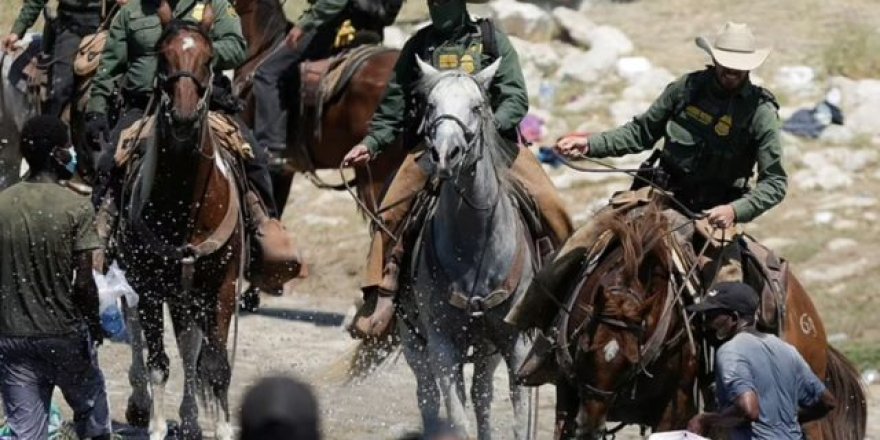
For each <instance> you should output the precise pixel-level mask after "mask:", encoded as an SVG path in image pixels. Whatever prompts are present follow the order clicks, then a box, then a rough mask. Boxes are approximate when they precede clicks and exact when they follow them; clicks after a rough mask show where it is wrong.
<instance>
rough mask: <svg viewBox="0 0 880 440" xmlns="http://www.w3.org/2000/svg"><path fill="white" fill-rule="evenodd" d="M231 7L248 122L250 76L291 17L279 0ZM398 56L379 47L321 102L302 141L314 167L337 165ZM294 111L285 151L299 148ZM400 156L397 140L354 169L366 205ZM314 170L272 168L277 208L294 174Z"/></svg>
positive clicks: (363, 128)
mask: <svg viewBox="0 0 880 440" xmlns="http://www.w3.org/2000/svg"><path fill="white" fill-rule="evenodd" d="M235 10H236V12H237V13H238V15H239V16H240V17H241V25H242V32H243V33H244V37H245V39H246V40H247V42H248V59H247V61H246V62H245V63H244V64H243V65H242V66H241V67H239V68H238V69H237V70H236V72H235V75H236V85H237V86H238V87H239V88H240V90H241V92H240V93H241V97H242V98H244V99H245V101H246V103H247V107H246V110H245V113H244V115H243V117H244V120H245V121H246V122H247V123H248V125H249V126H251V127H253V121H254V111H253V108H254V106H253V102H254V97H253V94H252V93H251V88H250V78H251V77H252V76H253V74H254V72H255V71H256V69H257V67H258V66H259V65H260V63H261V62H262V61H263V59H264V58H265V57H266V56H267V55H268V54H269V52H270V50H271V49H272V48H273V47H274V45H275V44H276V43H277V42H278V41H279V38H283V37H284V36H285V35H287V30H288V28H289V27H290V23H288V22H287V20H286V19H285V16H284V11H283V9H282V8H281V4H280V3H279V2H278V0H237V1H236V2H235ZM397 56H398V52H397V51H388V52H380V53H378V54H376V55H374V56H372V57H371V58H369V59H368V60H366V61H365V62H364V63H363V64H362V65H361V67H360V68H359V70H358V71H357V72H356V73H355V75H354V76H353V77H352V78H351V81H350V82H349V83H348V85H347V86H346V88H345V90H343V91H342V93H341V94H340V95H339V96H338V97H337V98H335V99H334V100H333V101H332V102H331V103H328V104H325V107H324V111H323V117H322V120H321V121H320V125H321V127H320V130H319V132H320V133H321V135H320V137H319V136H317V135H310V136H309V137H308V140H307V142H306V145H307V148H308V150H309V151H308V156H309V157H310V158H311V161H312V164H313V165H314V168H315V169H318V170H322V169H331V170H335V169H338V168H339V165H340V163H341V162H342V158H343V157H344V156H345V153H347V152H348V150H350V149H351V147H353V146H354V145H355V144H356V143H358V142H360V141H361V140H362V139H363V138H364V136H366V134H367V129H368V128H369V127H368V124H369V122H370V119H371V118H372V116H373V112H374V111H375V109H376V107H377V106H378V104H379V100H380V99H381V98H382V95H383V94H384V92H385V87H386V86H387V85H388V79H389V78H390V77H391V72H392V70H393V68H394V64H395V62H396V61H397ZM293 93H298V92H293ZM295 113H296V112H294V111H293V109H291V112H290V114H291V118H290V121H289V123H288V133H289V135H288V148H287V151H286V153H285V157H290V156H292V149H293V148H298V147H297V146H296V145H294V143H295V139H294V138H293V133H295V131H296V130H297V128H298V125H297V124H298V121H297V120H296V118H295V117H293V115H294V114H295ZM403 157H404V151H403V149H402V148H401V144H400V142H397V144H396V145H395V146H394V147H393V148H389V149H388V151H385V152H383V153H382V155H381V156H379V157H378V158H377V159H376V160H375V161H373V162H371V163H370V164H369V167H358V168H356V169H355V170H354V171H355V179H354V186H355V188H356V189H357V192H358V195H359V196H360V198H361V200H362V201H364V203H365V204H366V206H367V207H369V208H370V209H374V208H375V207H376V206H378V200H379V194H380V193H381V191H382V189H383V187H384V184H385V181H386V179H387V178H388V176H390V175H391V174H392V173H394V171H395V170H396V169H397V167H398V166H400V164H401V162H403ZM273 168H274V167H273ZM313 171H314V170H309V169H294V168H293V167H291V166H285V167H283V168H282V170H281V171H280V172H273V176H272V177H273V184H274V191H275V198H276V199H277V202H278V207H279V209H283V207H284V205H285V202H286V200H287V197H288V195H289V193H290V183H291V182H292V180H293V177H294V175H295V174H296V173H298V172H299V173H310V172H313Z"/></svg>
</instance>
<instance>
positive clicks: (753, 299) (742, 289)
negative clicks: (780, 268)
mask: <svg viewBox="0 0 880 440" xmlns="http://www.w3.org/2000/svg"><path fill="white" fill-rule="evenodd" d="M757 309H758V292H755V289H752V287H751V286H749V285H748V284H746V283H739V282H724V283H718V284H716V285H714V286H712V288H711V289H709V291H708V292H706V296H704V297H703V299H702V301H700V303H699V304H693V305H690V306H688V307H687V310H688V311H689V312H695V313H706V312H708V311H710V310H729V311H732V312H737V313H739V314H740V316H750V315H754V314H755V311H756V310H757Z"/></svg>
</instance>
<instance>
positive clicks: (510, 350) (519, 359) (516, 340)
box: [501, 335, 533, 440]
mask: <svg viewBox="0 0 880 440" xmlns="http://www.w3.org/2000/svg"><path fill="white" fill-rule="evenodd" d="M511 341H512V342H510V343H508V344H507V347H505V349H504V350H502V352H501V356H503V357H504V362H505V364H506V365H507V381H508V386H509V387H510V403H511V404H512V405H513V420H514V424H513V436H514V438H515V439H517V440H521V439H526V438H528V436H529V417H530V414H529V401H530V400H531V399H529V397H530V396H531V393H532V392H533V391H531V390H528V391H527V390H526V389H525V387H523V386H522V385H519V384H518V383H516V372H517V370H518V369H519V367H520V365H522V364H523V362H524V361H525V358H526V356H527V355H528V347H527V346H526V342H525V338H523V337H522V335H515V336H512V337H511ZM524 391H525V392H524Z"/></svg>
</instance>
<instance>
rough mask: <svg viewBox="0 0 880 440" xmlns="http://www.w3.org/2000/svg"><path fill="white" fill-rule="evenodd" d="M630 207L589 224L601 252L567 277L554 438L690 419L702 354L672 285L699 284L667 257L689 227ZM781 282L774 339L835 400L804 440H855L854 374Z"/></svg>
mask: <svg viewBox="0 0 880 440" xmlns="http://www.w3.org/2000/svg"><path fill="white" fill-rule="evenodd" d="M637 209H639V210H640V211H641V212H638V213H636V212H633V211H630V212H626V211H614V210H609V211H606V212H604V213H602V214H600V216H599V217H597V219H596V220H595V222H596V223H595V231H596V234H597V236H601V234H605V237H604V239H603V240H607V241H605V243H607V246H606V248H605V249H604V250H603V251H599V252H595V255H593V256H592V257H590V259H591V260H592V264H589V265H587V268H586V269H582V270H581V272H580V273H579V274H578V276H577V277H576V278H575V279H574V281H573V284H574V288H573V295H571V297H570V300H569V301H568V304H567V307H566V310H567V313H566V312H562V314H561V315H560V319H559V321H558V322H559V325H558V326H557V330H558V332H559V333H558V334H559V336H558V338H559V340H558V345H559V346H560V347H565V348H563V349H557V350H558V352H557V360H558V361H559V364H560V367H561V368H560V370H561V372H562V374H561V375H560V378H559V380H558V381H557V395H558V402H557V436H558V438H570V437H571V436H574V435H575V431H577V438H585V439H600V438H604V436H605V435H606V434H608V433H609V431H608V430H607V429H606V427H605V424H606V421H617V422H621V423H623V424H637V425H641V426H643V427H650V428H651V429H652V430H653V431H655V432H656V431H665V430H671V429H684V428H685V427H686V425H687V422H688V420H689V419H690V418H691V417H692V416H693V415H694V414H696V412H697V408H698V403H697V399H698V394H697V384H698V382H700V383H701V382H702V381H700V380H699V379H700V370H701V368H703V367H704V366H705V365H706V364H705V363H703V362H701V356H702V359H705V356H706V351H705V350H703V349H702V344H701V343H700V340H701V339H700V337H699V336H700V335H699V334H695V333H694V331H696V326H694V325H692V323H691V321H690V317H689V316H688V314H687V313H686V312H685V310H684V307H685V306H686V305H688V304H691V303H693V298H692V297H691V295H690V294H688V293H687V291H686V290H685V289H684V288H682V287H681V286H682V285H683V284H685V283H692V285H693V284H695V283H697V282H698V280H697V279H696V278H695V277H694V276H692V273H691V272H693V271H692V270H690V269H685V268H686V267H689V266H688V265H689V264H690V262H689V261H684V262H683V261H682V260H681V259H679V258H677V257H673V250H672V248H673V243H672V240H675V239H676V238H674V235H676V232H678V231H680V230H682V229H683V227H686V226H689V225H688V223H689V220H687V219H684V218H681V220H678V219H676V216H670V215H667V214H666V213H664V212H663V211H662V210H661V209H660V208H659V206H658V204H657V202H653V203H651V204H649V205H648V206H646V207H644V208H637ZM680 221H681V222H684V223H681V224H679V222H680ZM673 223H675V224H674V225H673ZM686 275H687V276H686ZM788 277H789V283H788V288H787V295H786V303H785V319H784V323H783V325H782V328H783V331H782V335H781V336H782V338H783V339H784V340H785V341H786V342H788V343H790V344H792V345H793V346H795V347H796V348H797V350H798V351H799V352H800V353H801V354H802V355H803V356H804V358H805V359H806V361H807V363H808V364H809V365H810V367H811V368H812V370H813V371H814V372H815V373H816V375H817V376H818V377H820V378H823V379H825V383H826V384H827V386H828V388H829V390H830V391H831V393H832V394H833V395H834V396H835V398H836V399H837V401H838V402H839V404H838V407H837V408H836V409H835V410H834V411H833V412H832V413H830V414H829V415H828V416H827V417H825V418H823V419H821V420H819V421H816V422H813V423H810V424H807V425H805V426H804V427H805V431H806V433H807V434H808V437H809V438H811V439H826V440H830V439H835V440H837V439H847V440H850V439H852V440H860V439H862V438H863V437H864V433H865V421H866V407H865V395H864V390H863V389H862V387H861V385H860V382H859V380H860V379H859V375H858V373H857V371H856V370H855V368H854V367H853V366H852V365H851V364H850V363H849V362H848V361H847V360H846V359H845V358H844V357H843V356H842V355H841V354H840V353H839V352H838V351H836V350H835V349H834V348H833V347H831V346H829V345H828V343H827V339H826V336H825V329H824V327H823V325H822V321H821V319H820V318H819V315H818V313H817V312H816V309H815V307H814V306H813V303H812V301H811V300H810V298H809V296H807V293H806V291H805V290H804V289H803V287H802V286H801V285H800V283H799V282H798V281H797V279H796V278H794V275H793V274H791V273H789V274H788ZM685 278H687V279H685ZM692 330H693V331H692ZM704 378H705V379H708V381H709V382H711V378H709V377H707V376H704ZM705 385H706V384H704V383H701V386H700V387H701V388H703V390H704V391H706V389H707V388H706V387H705ZM704 395H705V396H706V397H707V398H711V396H709V395H708V393H706V394H704ZM578 413H580V426H576V422H575V417H576V416H577V415H578Z"/></svg>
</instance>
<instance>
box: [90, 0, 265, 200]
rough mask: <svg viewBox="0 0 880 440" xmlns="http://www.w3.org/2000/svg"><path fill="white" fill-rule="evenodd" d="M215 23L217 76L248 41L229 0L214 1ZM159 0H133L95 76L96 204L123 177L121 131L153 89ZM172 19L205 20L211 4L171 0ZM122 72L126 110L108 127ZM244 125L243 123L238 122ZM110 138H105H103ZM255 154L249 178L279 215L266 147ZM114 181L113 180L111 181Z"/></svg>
mask: <svg viewBox="0 0 880 440" xmlns="http://www.w3.org/2000/svg"><path fill="white" fill-rule="evenodd" d="M210 4H211V6H212V7H213V11H214V16H215V21H214V24H213V27H211V30H210V32H209V37H210V38H211V39H212V41H213V45H214V70H215V75H214V76H215V78H218V77H222V73H220V72H221V71H222V70H227V69H234V68H235V67H237V66H238V65H239V64H240V63H241V62H242V61H244V59H245V53H246V43H245V41H244V37H243V36H242V33H241V23H240V21H239V18H238V15H237V14H236V13H235V9H233V7H232V6H231V5H230V4H229V3H228V2H227V0H210ZM159 5H160V0H129V2H128V3H127V4H125V5H124V6H123V7H122V8H121V9H120V10H119V13H118V14H116V17H114V19H113V22H112V23H111V25H110V34H109V36H108V39H107V45H106V46H105V48H104V52H103V54H102V58H101V64H100V66H99V67H98V72H97V73H96V74H95V78H94V85H93V86H92V93H91V98H90V99H89V103H88V107H87V114H86V121H87V122H86V130H87V133H88V136H89V138H91V139H92V141H93V142H97V143H101V144H103V146H102V152H101V157H100V159H99V160H98V172H99V178H100V181H99V185H100V189H98V188H96V191H95V198H94V199H93V202H95V204H96V205H99V204H100V202H101V197H103V195H104V193H106V192H107V191H108V190H109V191H110V192H115V191H116V188H113V187H114V186H115V185H117V184H118V181H119V180H120V178H119V177H120V175H121V172H120V170H117V169H116V164H115V159H114V154H115V151H116V147H117V143H118V141H119V136H120V133H121V132H122V130H124V129H125V128H127V127H129V126H131V125H132V124H133V123H134V122H135V121H137V120H139V119H141V118H142V117H143V116H144V114H145V112H146V111H147V105H148V104H149V103H150V100H151V97H152V95H153V93H154V82H155V78H156V72H157V64H158V58H157V53H156V43H157V42H158V41H159V38H160V37H161V35H162V25H161V23H160V22H159V16H158V13H157V10H158V8H159ZM169 6H171V8H172V10H173V17H174V19H177V20H183V21H186V22H190V23H193V24H198V23H199V21H200V20H201V19H202V14H203V13H204V11H205V6H206V3H204V2H202V1H198V0H169ZM120 75H121V76H122V81H121V84H122V90H121V95H122V101H123V108H122V110H121V113H120V115H119V117H118V119H117V122H116V125H115V127H114V128H113V130H112V131H110V133H109V136H108V131H109V122H108V111H109V110H110V108H111V100H112V99H113V98H112V96H113V91H114V88H115V87H116V84H117V77H118V76H120ZM239 125H241V124H239ZM105 138H106V139H109V142H106V143H104V142H102V141H103V139H105ZM251 147H252V148H253V149H254V156H255V157H254V158H253V159H251V160H249V161H247V162H246V164H245V165H246V168H247V175H248V180H249V181H250V182H251V183H252V184H253V185H254V187H255V188H256V189H257V191H258V192H259V193H260V196H261V197H262V199H263V201H264V202H265V204H266V206H267V209H268V210H269V214H270V216H272V217H274V216H275V202H274V197H273V195H272V185H271V181H270V180H269V172H268V168H267V156H266V151H265V150H264V149H261V148H259V145H258V144H256V143H252V144H251ZM111 181H112V182H111Z"/></svg>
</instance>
